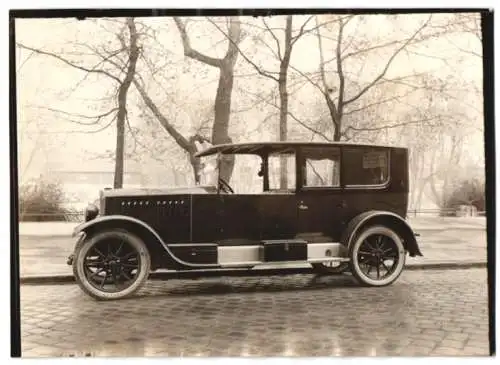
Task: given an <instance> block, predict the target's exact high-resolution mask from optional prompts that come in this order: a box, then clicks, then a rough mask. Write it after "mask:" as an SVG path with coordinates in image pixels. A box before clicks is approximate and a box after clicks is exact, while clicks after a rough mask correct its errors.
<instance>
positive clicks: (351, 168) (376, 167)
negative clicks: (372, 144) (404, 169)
mask: <svg viewBox="0 0 500 365" xmlns="http://www.w3.org/2000/svg"><path fill="white" fill-rule="evenodd" d="M343 158H344V166H345V168H344V175H343V180H344V184H345V185H346V186H376V185H383V184H385V183H387V182H388V181H389V151H388V150H387V149H380V148H344V152H343Z"/></svg>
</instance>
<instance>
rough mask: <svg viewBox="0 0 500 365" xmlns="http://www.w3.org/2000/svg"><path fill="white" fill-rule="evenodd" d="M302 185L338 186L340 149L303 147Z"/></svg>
mask: <svg viewBox="0 0 500 365" xmlns="http://www.w3.org/2000/svg"><path fill="white" fill-rule="evenodd" d="M304 158H305V165H304V187H306V188H308V187H309V188H311V187H339V186H340V149H339V148H337V147H333V148H306V149H304Z"/></svg>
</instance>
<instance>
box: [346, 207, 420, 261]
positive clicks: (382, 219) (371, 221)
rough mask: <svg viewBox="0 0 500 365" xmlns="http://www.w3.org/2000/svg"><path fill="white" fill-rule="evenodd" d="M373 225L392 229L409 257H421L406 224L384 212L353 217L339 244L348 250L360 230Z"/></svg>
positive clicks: (393, 215)
mask: <svg viewBox="0 0 500 365" xmlns="http://www.w3.org/2000/svg"><path fill="white" fill-rule="evenodd" d="M375 224H377V225H383V226H386V227H389V228H391V229H393V230H394V231H395V232H396V233H397V234H398V235H399V236H400V237H401V239H402V240H403V244H404V245H405V248H406V250H407V251H408V253H409V254H410V256H411V257H414V256H423V255H422V252H420V248H419V247H418V243H417V240H416V235H415V233H414V232H413V230H412V229H411V227H410V226H409V225H408V223H407V222H406V221H405V220H404V219H403V218H401V217H400V216H399V215H397V214H394V213H391V212H386V211H378V210H372V211H368V212H364V213H361V214H359V215H357V216H356V217H354V218H353V219H352V220H351V221H350V222H349V224H348V225H347V227H346V229H345V230H344V232H343V233H342V237H341V239H340V242H341V243H342V244H343V245H344V246H345V247H347V248H348V249H349V248H350V247H351V245H352V244H353V243H354V240H355V237H356V235H357V234H358V233H359V232H361V230H362V229H364V228H366V227H368V226H371V225H375Z"/></svg>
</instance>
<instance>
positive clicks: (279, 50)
mask: <svg viewBox="0 0 500 365" xmlns="http://www.w3.org/2000/svg"><path fill="white" fill-rule="evenodd" d="M262 23H264V26H265V27H266V29H267V31H268V32H269V33H270V34H271V36H272V37H273V38H274V40H275V42H276V47H277V48H278V59H279V60H281V57H282V56H281V46H280V40H279V39H278V37H276V34H274V32H273V31H272V30H271V28H269V25H268V24H267V22H266V18H262Z"/></svg>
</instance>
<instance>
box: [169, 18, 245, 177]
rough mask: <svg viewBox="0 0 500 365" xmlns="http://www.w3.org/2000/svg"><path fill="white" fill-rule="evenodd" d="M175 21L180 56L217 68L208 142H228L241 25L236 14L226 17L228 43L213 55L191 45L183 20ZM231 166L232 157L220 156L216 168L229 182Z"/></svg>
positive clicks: (229, 139)
mask: <svg viewBox="0 0 500 365" xmlns="http://www.w3.org/2000/svg"><path fill="white" fill-rule="evenodd" d="M174 21H175V24H176V26H177V28H178V30H179V33H180V35H181V39H182V46H183V48H184V55H185V56H186V57H190V58H192V59H195V60H197V61H199V62H202V63H204V64H206V65H209V66H212V67H216V68H217V69H219V82H218V86H217V92H216V96H215V105H214V124H213V127H212V138H211V143H213V144H223V143H231V142H232V139H231V137H230V136H229V133H228V130H229V121H230V118H231V96H232V92H233V84H234V66H235V64H236V61H237V59H238V44H239V42H240V41H241V25H240V19H239V17H230V18H229V26H228V28H229V29H228V39H229V42H228V46H227V51H226V54H225V56H224V57H222V58H214V57H211V56H208V55H205V54H203V53H200V52H198V51H197V50H195V49H193V48H192V47H191V42H190V39H189V35H188V33H187V30H186V25H185V23H184V22H183V21H182V20H181V19H179V18H177V17H174ZM233 168H234V157H232V156H231V157H228V158H225V159H223V161H222V162H221V167H220V176H221V178H222V179H224V180H225V181H227V182H229V180H230V179H231V174H232V171H233Z"/></svg>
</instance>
